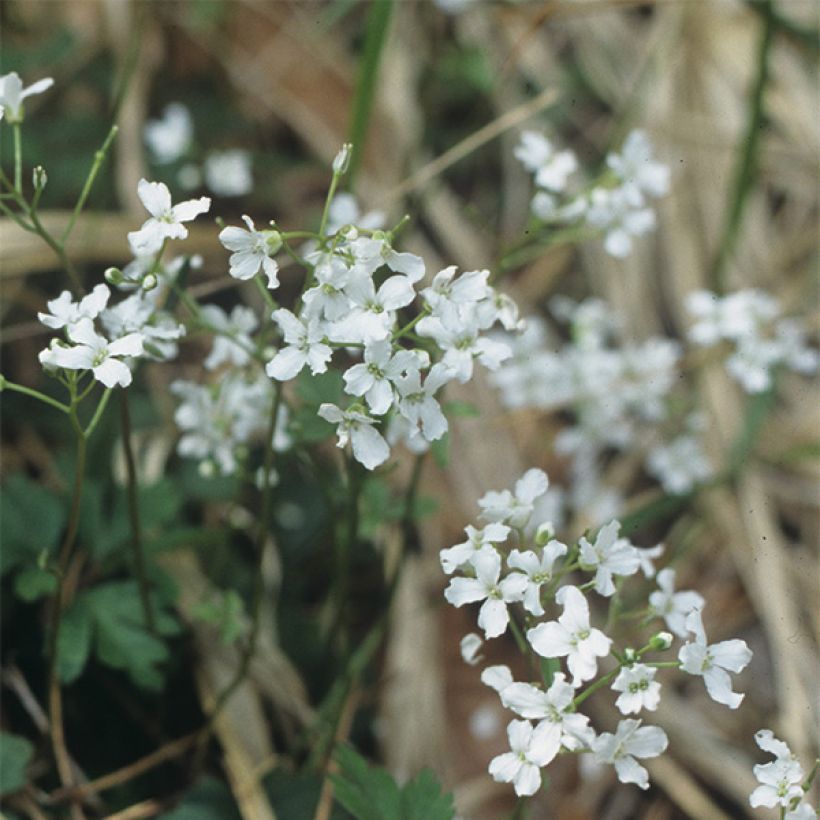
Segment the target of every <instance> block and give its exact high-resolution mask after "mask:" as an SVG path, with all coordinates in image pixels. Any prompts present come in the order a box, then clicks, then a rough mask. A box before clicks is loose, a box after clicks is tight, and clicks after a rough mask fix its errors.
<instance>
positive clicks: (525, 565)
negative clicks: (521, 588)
mask: <svg viewBox="0 0 820 820" xmlns="http://www.w3.org/2000/svg"><path fill="white" fill-rule="evenodd" d="M492 526H501V525H499V524H488V525H487V529H489V528H490V527H492ZM540 553H541V554H540V555H538V553H537V552H536V551H534V550H525V551H524V552H521V551H520V550H513V551H512V552H511V553H510V554H509V556H508V557H507V565H508V566H509V567H510V569H514V570H520V571H521V572H522V573H523V574H524V575H525V576H526V578H527V587H526V590H525V592H524V609H526V610H527V612H531V613H532V614H533V615H536V616H541V615H543V614H544V607H543V606H542V605H541V587H542V586H543V585H544V584H546V583H548V582H549V581H551V580H552V568H553V565H554V564H555V562H556V561H557V560H558V559H559V558H560V557H561V556H562V555H566V554H567V545H566V544H562V543H561V542H560V541H555V540H554V539H553V540H550V541H548V542H547V544H546V545H545V546H544V547H543V549H541V550H540Z"/></svg>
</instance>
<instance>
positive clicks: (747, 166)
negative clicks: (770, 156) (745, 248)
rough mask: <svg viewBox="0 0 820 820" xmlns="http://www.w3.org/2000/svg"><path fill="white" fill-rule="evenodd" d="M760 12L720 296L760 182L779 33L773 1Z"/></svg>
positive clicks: (721, 260) (718, 264)
mask: <svg viewBox="0 0 820 820" xmlns="http://www.w3.org/2000/svg"><path fill="white" fill-rule="evenodd" d="M757 9H758V11H759V12H760V14H761V15H762V17H763V31H762V33H761V36H760V45H759V47H758V54H757V77H756V79H755V83H754V85H753V86H752V92H751V96H750V99H749V119H748V122H747V126H746V134H745V137H744V139H743V142H742V143H741V146H740V154H739V155H738V159H737V166H736V169H735V180H734V185H733V190H732V196H731V198H730V200H729V206H728V212H727V215H726V225H725V227H724V229H723V239H722V240H721V243H720V248H719V249H718V254H717V258H716V259H715V262H714V264H713V266H712V271H711V277H710V278H711V283H712V289H713V290H714V291H715V292H716V293H723V292H724V290H725V287H726V265H727V263H728V261H729V259H730V257H731V256H732V253H733V252H734V249H735V245H736V244H737V239H738V236H739V234H740V225H741V222H742V220H743V212H744V211H745V210H746V202H747V200H748V197H749V192H750V191H751V190H752V187H753V186H754V184H755V182H756V178H757V160H758V155H759V153H760V134H761V131H762V130H763V125H764V118H765V110H764V101H765V95H766V86H767V85H768V82H769V56H770V54H771V47H772V40H773V36H772V35H773V33H774V29H775V24H774V14H773V9H772V1H771V0H761V2H760V3H758V4H757Z"/></svg>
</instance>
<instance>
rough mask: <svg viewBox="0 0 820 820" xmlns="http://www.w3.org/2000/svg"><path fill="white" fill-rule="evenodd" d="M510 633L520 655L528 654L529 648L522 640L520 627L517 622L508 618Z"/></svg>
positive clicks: (522, 635)
mask: <svg viewBox="0 0 820 820" xmlns="http://www.w3.org/2000/svg"><path fill="white" fill-rule="evenodd" d="M510 631H511V632H512V634H513V637H514V638H515V642H516V644H517V645H518V649H519V650H520V652H521V654H522V655H528V654H529V651H530V650H529V646H528V645H527V641H526V640H525V638H524V633H523V632H522V631H521V627H520V626H519V625H518V622H517V621H516V620H515V618H513V617H510Z"/></svg>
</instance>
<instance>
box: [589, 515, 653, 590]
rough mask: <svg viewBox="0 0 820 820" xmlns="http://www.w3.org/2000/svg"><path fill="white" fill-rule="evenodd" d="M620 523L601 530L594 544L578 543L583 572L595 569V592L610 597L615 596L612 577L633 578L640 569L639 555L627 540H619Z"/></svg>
mask: <svg viewBox="0 0 820 820" xmlns="http://www.w3.org/2000/svg"><path fill="white" fill-rule="evenodd" d="M620 528H621V524H620V522H619V521H610V522H609V524H607V525H606V526H605V527H602V528H601V529H600V530H599V532H598V536H597V538H596V539H595V543H590V542H589V541H587V539H586V538H581V539H580V540H579V541H578V546H579V548H580V561H581V566H582V568H584V569H595V591H596V592H597V593H598V594H599V595H603V596H605V597H609V596H610V595H613V594H614V593H615V584H614V583H613V581H612V576H613V575H620V576H627V575H633V574H634V573H636V572H637V571H638V569H639V568H640V566H641V559H640V555H639V554H638V551H637V549H636V548H635V547H634V545H633V544H631V543H630V541H629V539H627V538H618V530H619V529H620Z"/></svg>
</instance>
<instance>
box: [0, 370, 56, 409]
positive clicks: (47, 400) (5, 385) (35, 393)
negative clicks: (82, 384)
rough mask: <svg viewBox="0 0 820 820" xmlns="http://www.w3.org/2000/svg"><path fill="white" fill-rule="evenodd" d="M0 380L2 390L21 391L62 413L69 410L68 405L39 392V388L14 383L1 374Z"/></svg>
mask: <svg viewBox="0 0 820 820" xmlns="http://www.w3.org/2000/svg"><path fill="white" fill-rule="evenodd" d="M0 380H1V382H2V389H3V390H13V391H14V392H15V393H22V394H23V395H24V396H31V397H32V398H33V399H37V400H38V401H41V402H43V403H44V404H48V405H50V406H51V407H54V408H55V409H57V410H59V411H60V412H62V413H70V412H71V408H70V407H68V406H67V405H65V404H63V403H62V402H59V401H57V399H52V398H51V396H47V395H46V394H45V393H41V392H40V391H39V390H32V389H31V388H30V387H25V386H24V385H22V384H15V383H14V382H10V381H8V380H7V379H5V378H3V377H2V376H0Z"/></svg>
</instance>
